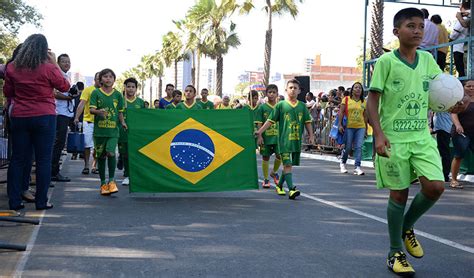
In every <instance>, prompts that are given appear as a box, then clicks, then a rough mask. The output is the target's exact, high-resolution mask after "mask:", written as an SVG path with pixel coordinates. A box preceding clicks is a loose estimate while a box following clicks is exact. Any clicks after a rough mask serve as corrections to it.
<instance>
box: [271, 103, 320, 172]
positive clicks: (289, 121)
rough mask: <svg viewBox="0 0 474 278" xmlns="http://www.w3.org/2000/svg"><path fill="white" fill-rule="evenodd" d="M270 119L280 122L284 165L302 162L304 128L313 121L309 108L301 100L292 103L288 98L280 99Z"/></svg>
mask: <svg viewBox="0 0 474 278" xmlns="http://www.w3.org/2000/svg"><path fill="white" fill-rule="evenodd" d="M268 121H270V122H271V123H272V124H275V123H277V122H278V134H279V135H278V137H279V141H278V146H279V148H280V153H281V156H282V161H283V165H295V166H298V165H299V164H300V154H301V143H302V135H303V129H304V126H305V124H306V123H311V122H312V119H311V116H310V115H309V111H308V108H306V105H304V103H302V102H301V101H297V102H296V103H295V104H292V103H291V102H289V101H288V100H285V101H280V102H278V103H277V105H276V106H275V109H274V110H273V111H272V113H271V114H270V116H269V118H268Z"/></svg>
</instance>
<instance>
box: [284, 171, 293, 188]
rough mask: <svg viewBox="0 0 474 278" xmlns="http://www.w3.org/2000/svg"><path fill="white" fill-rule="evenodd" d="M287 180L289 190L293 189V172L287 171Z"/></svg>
mask: <svg viewBox="0 0 474 278" xmlns="http://www.w3.org/2000/svg"><path fill="white" fill-rule="evenodd" d="M285 181H286V185H287V186H288V190H293V188H294V186H293V174H292V173H287V174H285Z"/></svg>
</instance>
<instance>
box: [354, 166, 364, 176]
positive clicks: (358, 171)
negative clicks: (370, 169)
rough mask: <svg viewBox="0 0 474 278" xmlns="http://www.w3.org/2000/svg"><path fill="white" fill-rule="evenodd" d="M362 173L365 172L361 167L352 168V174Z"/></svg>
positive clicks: (359, 174)
mask: <svg viewBox="0 0 474 278" xmlns="http://www.w3.org/2000/svg"><path fill="white" fill-rule="evenodd" d="M364 174H365V173H364V171H362V169H360V167H356V168H355V169H354V175H358V176H362V175H364Z"/></svg>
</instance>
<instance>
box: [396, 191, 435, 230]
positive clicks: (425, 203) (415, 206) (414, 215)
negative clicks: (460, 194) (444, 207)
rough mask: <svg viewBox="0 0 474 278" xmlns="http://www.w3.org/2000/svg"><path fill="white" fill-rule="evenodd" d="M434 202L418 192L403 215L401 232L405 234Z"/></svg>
mask: <svg viewBox="0 0 474 278" xmlns="http://www.w3.org/2000/svg"><path fill="white" fill-rule="evenodd" d="M435 203H436V201H433V200H430V199H428V198H426V196H425V194H423V193H421V191H420V192H418V194H416V196H415V198H414V199H413V201H412V202H411V205H410V208H409V209H408V211H407V213H406V214H405V219H404V220H403V230H402V232H405V231H407V230H409V229H410V228H412V227H413V225H414V224H415V222H416V221H417V220H418V219H420V217H421V216H422V215H423V214H424V213H425V212H427V211H428V210H429V209H430V208H431V207H432V206H433V205H434V204H435Z"/></svg>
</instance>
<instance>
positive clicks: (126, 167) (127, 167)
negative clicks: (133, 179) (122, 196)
mask: <svg viewBox="0 0 474 278" xmlns="http://www.w3.org/2000/svg"><path fill="white" fill-rule="evenodd" d="M122 160H123V176H124V177H126V178H128V177H129V176H130V165H129V164H128V157H124V158H122Z"/></svg>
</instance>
